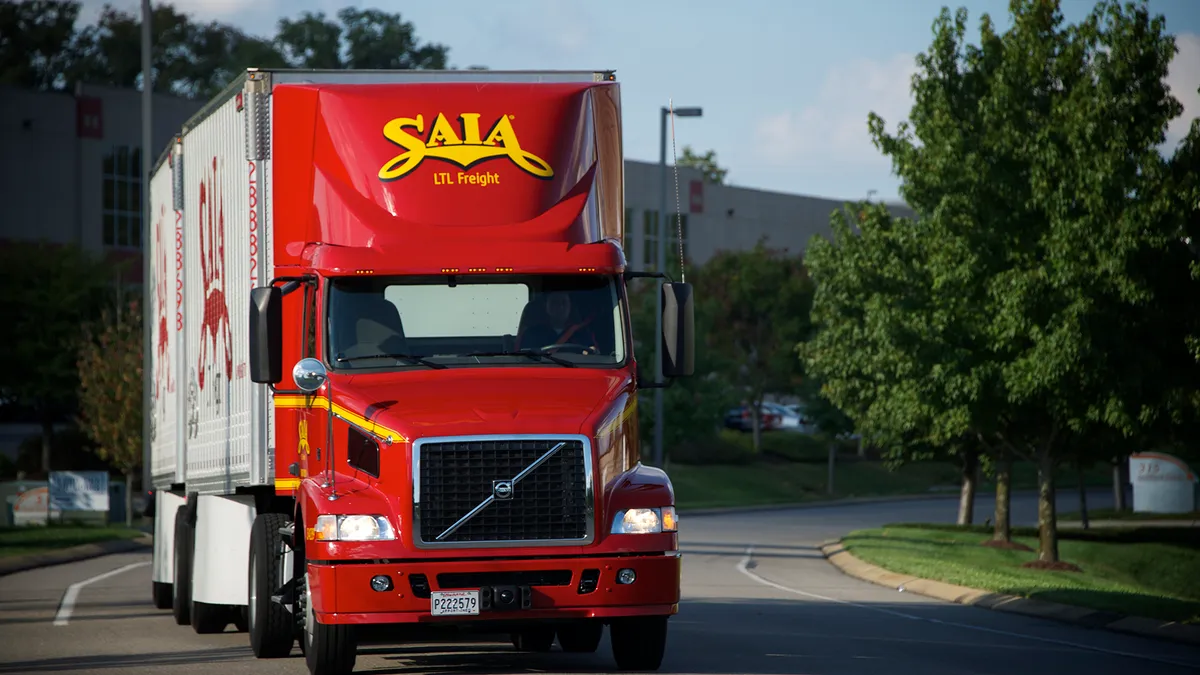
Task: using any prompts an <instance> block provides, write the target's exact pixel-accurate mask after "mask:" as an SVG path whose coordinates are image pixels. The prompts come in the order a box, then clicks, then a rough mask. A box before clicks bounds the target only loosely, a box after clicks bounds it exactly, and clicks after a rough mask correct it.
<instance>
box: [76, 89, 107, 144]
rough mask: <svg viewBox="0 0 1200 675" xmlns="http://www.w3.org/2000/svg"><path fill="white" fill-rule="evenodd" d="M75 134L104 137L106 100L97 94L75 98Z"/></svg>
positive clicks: (84, 136) (87, 136)
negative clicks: (97, 96) (96, 95)
mask: <svg viewBox="0 0 1200 675" xmlns="http://www.w3.org/2000/svg"><path fill="white" fill-rule="evenodd" d="M75 135H76V136H78V137H79V138H104V101H102V100H101V99H99V98H96V97H95V96H80V97H78V98H76V99H75Z"/></svg>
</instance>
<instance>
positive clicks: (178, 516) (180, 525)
mask: <svg viewBox="0 0 1200 675" xmlns="http://www.w3.org/2000/svg"><path fill="white" fill-rule="evenodd" d="M192 544H193V541H192V528H191V526H190V525H188V522H187V507H184V508H181V509H179V510H177V511H176V512H175V584H174V585H175V588H174V591H175V592H174V594H173V597H172V599H171V614H173V615H174V616H175V623H177V624H179V625H180V626H190V625H191V623H192Z"/></svg>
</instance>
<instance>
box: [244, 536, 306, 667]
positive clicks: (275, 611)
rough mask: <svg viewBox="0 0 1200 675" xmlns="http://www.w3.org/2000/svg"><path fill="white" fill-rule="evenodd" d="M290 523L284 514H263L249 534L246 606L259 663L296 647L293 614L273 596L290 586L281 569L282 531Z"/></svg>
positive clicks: (276, 657) (281, 656)
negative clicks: (248, 590) (248, 593)
mask: <svg viewBox="0 0 1200 675" xmlns="http://www.w3.org/2000/svg"><path fill="white" fill-rule="evenodd" d="M289 523H291V519H290V518H288V517H287V516H285V515H283V514H281V513H262V514H259V516H258V517H257V518H255V519H254V527H253V528H252V529H251V530H250V578H249V582H250V583H249V586H250V598H249V603H248V604H247V606H246V613H247V615H248V619H249V621H248V623H249V626H250V648H251V649H253V650H254V655H255V656H257V657H258V658H260V659H279V658H283V657H285V656H287V655H289V654H291V653H292V645H293V644H295V643H296V634H295V625H294V619H293V617H292V614H291V612H288V611H287V608H286V607H284V606H283V605H282V604H280V603H278V602H274V601H272V600H271V596H272V595H274V594H276V593H278V592H279V589H280V588H281V587H282V586H283V585H284V583H286V582H287V579H284V578H283V577H284V575H283V573H282V570H281V569H280V568H281V564H280V563H281V556H280V552H281V551H280V548H281V546H282V545H283V541H282V538H281V536H280V534H279V529H280V528H282V527H287V525H288V524H289Z"/></svg>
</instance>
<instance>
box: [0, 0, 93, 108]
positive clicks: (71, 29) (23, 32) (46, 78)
mask: <svg viewBox="0 0 1200 675" xmlns="http://www.w3.org/2000/svg"><path fill="white" fill-rule="evenodd" d="M78 17H79V3H78V2H75V1H69V2H62V1H60V0H17V1H14V0H5V2H3V3H0V36H3V37H0V84H7V85H13V86H18V87H29V88H33V89H52V88H55V87H56V86H59V85H60V84H61V74H62V73H63V71H65V70H66V69H68V68H69V67H70V66H71V62H72V58H73V57H74V50H75V45H74V40H75V21H76V20H77V19H78Z"/></svg>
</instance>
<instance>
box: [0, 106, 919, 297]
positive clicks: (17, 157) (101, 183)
mask: <svg viewBox="0 0 1200 675" xmlns="http://www.w3.org/2000/svg"><path fill="white" fill-rule="evenodd" d="M202 105H203V102H201V101H192V100H187V99H181V98H177V97H174V96H167V95H158V94H156V95H155V96H154V100H153V115H154V129H153V132H152V136H153V148H152V149H151V152H150V161H151V162H153V161H154V160H155V159H156V158H157V157H158V156H159V154H160V153H161V152H162V150H163V149H164V148H165V147H166V146H167V143H168V142H169V141H170V139H171V137H172V135H173V134H175V133H177V132H178V131H179V129H180V128H181V127H182V126H183V123H184V122H185V121H186V120H187V119H188V118H189V117H191V116H192V115H193V114H195V113H196V111H198V110H199V109H200V107H201V106H202ZM0 144H2V146H0V147H3V148H4V150H5V152H4V155H3V159H2V160H0V203H3V204H4V217H3V218H2V219H0V241H4V240H20V239H45V240H48V241H51V242H54V243H79V244H82V245H83V246H84V247H85V248H87V249H91V250H101V251H104V252H106V253H107V254H108V255H110V256H114V257H118V258H126V257H131V258H136V257H137V254H138V251H139V250H140V247H141V240H140V236H141V234H140V233H141V211H140V205H141V199H142V184H141V162H142V156H141V150H140V147H139V146H140V144H141V93H140V92H138V91H135V90H131V89H114V88H111V87H96V86H86V85H85V86H82V87H79V88H78V89H77V90H76V91H75V92H40V91H32V90H28V89H19V88H13V87H0ZM659 176H660V167H659V165H658V164H655V163H650V162H641V161H635V160H627V161H626V163H625V201H626V226H625V227H626V239H625V251H626V255H627V256H628V258H629V260H630V263H631V264H632V265H633V266H634V267H635V268H638V269H647V268H653V267H654V262H655V256H656V255H657V248H656V247H657V246H658V245H659V242H660V241H665V242H666V245H667V246H669V247H670V248H669V249H668V250H667V256H668V260H677V259H678V255H679V254H678V251H679V239H678V232H679V230H680V229H681V228H680V225H681V226H682V230H683V233H684V251H685V254H686V255H687V257H688V258H689V260H690V261H691V262H692V263H695V264H702V263H704V262H705V261H706V260H707V259H708V258H710V257H711V256H712V255H713V254H714V253H716V252H717V251H720V250H722V249H744V248H750V247H752V246H753V245H754V244H755V242H757V241H758V240H759V238H760V237H766V238H767V240H768V242H769V244H770V245H771V246H774V247H779V248H786V249H788V250H790V251H796V252H798V253H802V252H803V251H804V248H805V246H806V244H807V242H808V241H809V239H810V238H811V237H812V236H813V235H814V234H820V233H825V232H828V231H829V218H830V214H831V213H832V212H833V211H835V210H837V209H839V208H842V202H841V201H840V200H835V199H824V198H819V197H807V196H804V195H798V194H788V193H782V192H767V191H763V190H755V189H751V188H744V187H734V186H725V185H715V184H711V183H706V182H704V181H703V180H702V179H701V174H700V172H699V171H697V170H694V169H690V168H681V169H680V170H679V183H678V185H679V200H680V204H681V206H682V209H681V210H682V212H683V213H684V216H683V217H682V219H681V220H682V223H680V224H678V225H677V224H676V221H675V219H674V218H672V219H671V221H670V222H671V227H669V228H667V229H668V230H669V232H666V233H665V239H664V233H663V232H661V231H660V229H659V225H658V222H659V219H658V215H657V214H658V210H659V208H660V199H661V196H660V195H661V193H660V189H659V185H660V180H659ZM667 180H668V184H667V188H668V201H667V204H668V212H669V213H674V212H675V204H676V194H675V175H674V169H673V167H668V170H667ZM895 210H896V212H897V213H908V210H907V209H906V208H904V207H895ZM129 274H130V275H131V278H130V279H128V281H130V282H133V283H137V282H139V281H140V278H141V266H140V265H131V266H130V267H129Z"/></svg>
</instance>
